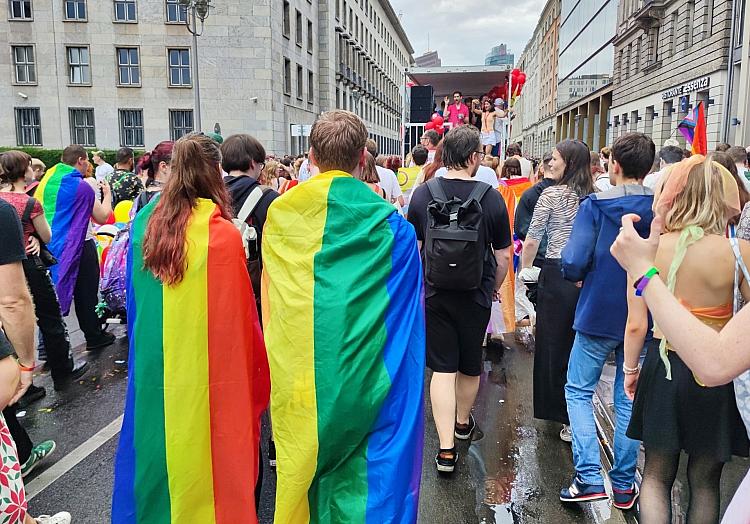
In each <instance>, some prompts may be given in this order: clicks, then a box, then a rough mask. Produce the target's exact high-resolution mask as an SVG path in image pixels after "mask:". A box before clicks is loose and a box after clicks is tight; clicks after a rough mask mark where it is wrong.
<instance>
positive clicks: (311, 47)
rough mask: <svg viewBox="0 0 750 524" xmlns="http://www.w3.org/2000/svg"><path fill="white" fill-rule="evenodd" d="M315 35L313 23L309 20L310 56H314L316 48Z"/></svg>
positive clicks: (308, 48)
mask: <svg viewBox="0 0 750 524" xmlns="http://www.w3.org/2000/svg"><path fill="white" fill-rule="evenodd" d="M314 36H315V33H314V32H313V21H312V20H310V19H309V18H308V19H307V52H308V53H309V54H313V49H314V47H315V38H314Z"/></svg>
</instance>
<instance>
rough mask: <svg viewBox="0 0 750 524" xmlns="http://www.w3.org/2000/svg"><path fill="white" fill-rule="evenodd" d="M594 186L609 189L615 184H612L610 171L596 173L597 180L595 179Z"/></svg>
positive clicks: (599, 188) (604, 189)
mask: <svg viewBox="0 0 750 524" xmlns="http://www.w3.org/2000/svg"><path fill="white" fill-rule="evenodd" d="M594 187H596V188H597V189H598V190H599V191H609V190H610V189H612V188H613V187H614V186H613V185H612V182H610V181H609V174H608V173H598V174H597V175H596V180H594Z"/></svg>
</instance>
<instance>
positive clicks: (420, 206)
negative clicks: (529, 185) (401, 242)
mask: <svg viewBox="0 0 750 524" xmlns="http://www.w3.org/2000/svg"><path fill="white" fill-rule="evenodd" d="M438 180H439V183H440V185H441V186H442V187H443V191H445V196H446V197H448V198H449V199H451V198H453V197H456V198H460V199H461V200H466V199H467V198H469V195H470V194H471V192H472V190H473V189H474V186H475V185H476V184H483V183H484V182H479V181H477V180H459V179H454V178H439V179H438ZM431 201H432V195H431V194H430V190H429V189H428V188H427V184H422V185H421V186H419V187H418V188H417V189H416V190H415V191H414V193H413V194H412V196H411V200H410V202H409V222H411V223H412V225H413V226H414V229H415V230H416V232H417V240H419V241H421V242H423V241H424V239H425V235H426V234H427V227H428V225H429V220H428V216H427V206H428V205H429V203H430V202H431ZM479 203H480V204H481V206H482V213H483V217H482V223H483V224H484V227H485V229H486V234H485V238H486V239H488V241H489V242H490V244H491V245H492V248H493V249H495V250H497V249H505V248H507V247H508V246H510V244H511V243H512V241H513V239H512V237H511V233H510V220H509V218H508V210H507V208H506V207H505V202H504V201H503V199H502V197H501V196H500V193H498V192H497V191H495V190H492V189H490V190H489V191H487V192H486V193H485V194H484V196H483V197H482V200H481V201H480V202H479ZM423 247H424V246H423ZM496 269H497V262H496V260H495V257H494V254H492V256H488V257H487V258H486V259H485V263H484V272H483V274H482V284H481V286H480V288H479V289H476V290H474V291H469V293H472V298H473V299H474V301H475V302H476V303H477V304H479V305H481V306H484V307H490V306H491V305H492V291H493V290H494V288H495V270H496ZM437 293H438V290H435V289H432V288H431V287H430V286H429V285H428V284H427V283H425V296H426V297H428V298H429V297H431V296H433V295H435V294H437ZM440 293H441V294H442V293H456V292H455V291H440ZM459 293H463V291H461V292H459Z"/></svg>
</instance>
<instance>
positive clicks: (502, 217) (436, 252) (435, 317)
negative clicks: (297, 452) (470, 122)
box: [408, 126, 512, 473]
mask: <svg viewBox="0 0 750 524" xmlns="http://www.w3.org/2000/svg"><path fill="white" fill-rule="evenodd" d="M483 157H484V153H483V152H482V146H481V142H480V138H479V131H478V130H477V129H476V128H475V127H473V126H459V127H456V128H455V129H452V130H451V131H450V132H448V134H447V135H446V136H445V138H444V139H443V152H442V161H443V164H444V165H445V166H446V168H447V169H448V173H447V174H446V176H445V177H441V178H432V179H430V180H429V181H428V182H426V183H425V184H423V185H421V186H419V187H418V188H417V189H416V190H415V191H414V194H413V196H412V199H411V204H410V206H409V217H408V218H409V222H411V223H412V224H413V225H414V229H416V232H417V239H418V241H419V244H420V251H421V253H422V260H423V263H424V273H425V310H426V324H427V365H428V367H429V368H430V369H431V370H432V371H433V374H432V379H431V382H430V399H431V402H432V414H433V417H434V419H435V425H436V427H437V432H438V437H439V439H440V449H439V450H438V453H437V455H436V457H435V463H436V466H437V469H438V471H441V472H446V473H450V472H453V471H454V469H455V467H456V462H457V460H458V453H457V452H456V447H455V440H454V439H459V440H469V439H471V435H472V433H473V431H474V429H475V428H476V421H475V420H474V416H473V415H472V414H471V408H472V406H473V405H474V400H475V399H476V396H477V392H478V390H479V377H480V374H481V371H482V341H483V338H484V336H485V333H486V330H487V324H488V323H489V319H490V307H491V305H492V301H493V299H494V300H497V293H498V290H499V289H500V285H501V284H502V283H503V280H504V279H505V276H506V274H507V272H508V264H509V263H510V254H511V249H510V247H511V246H512V237H511V230H510V220H509V217H508V211H507V209H506V207H505V203H504V202H503V199H502V197H501V196H500V193H498V192H497V191H495V190H493V189H492V188H491V187H490V186H489V184H486V183H484V182H480V181H477V180H474V175H476V173H477V170H478V169H479V165H480V163H481V161H482V159H483Z"/></svg>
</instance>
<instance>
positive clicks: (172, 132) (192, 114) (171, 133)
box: [169, 108, 195, 142]
mask: <svg viewBox="0 0 750 524" xmlns="http://www.w3.org/2000/svg"><path fill="white" fill-rule="evenodd" d="M178 113H181V114H183V117H184V115H186V114H190V129H189V130H188V128H187V127H186V126H185V125H184V120H183V126H181V128H183V129H184V130H185V132H184V133H183V134H181V135H179V136H177V134H176V133H175V129H176V128H175V126H174V119H173V117H174V116H175V115H177V114H178ZM194 132H195V112H194V111H193V109H192V108H190V109H169V137H170V140H172V141H173V142H176V141H177V140H178V139H179V138H181V137H183V136H185V135H187V134H188V133H194Z"/></svg>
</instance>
